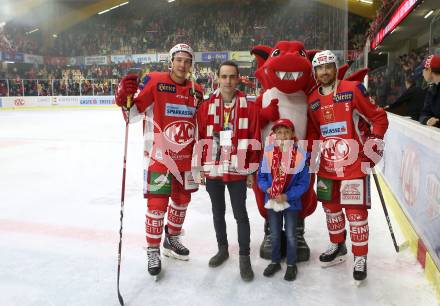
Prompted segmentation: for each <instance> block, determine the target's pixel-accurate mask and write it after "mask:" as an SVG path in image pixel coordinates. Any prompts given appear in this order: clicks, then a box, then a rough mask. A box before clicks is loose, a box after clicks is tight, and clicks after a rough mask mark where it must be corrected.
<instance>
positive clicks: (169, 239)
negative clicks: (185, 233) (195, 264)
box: [163, 227, 189, 260]
mask: <svg viewBox="0 0 440 306" xmlns="http://www.w3.org/2000/svg"><path fill="white" fill-rule="evenodd" d="M163 248H164V250H163V254H164V255H165V256H167V257H173V258H176V259H180V260H188V256H189V250H188V249H187V248H186V247H185V246H184V245H183V244H182V243H181V242H180V235H170V234H168V228H167V227H165V240H164V242H163Z"/></svg>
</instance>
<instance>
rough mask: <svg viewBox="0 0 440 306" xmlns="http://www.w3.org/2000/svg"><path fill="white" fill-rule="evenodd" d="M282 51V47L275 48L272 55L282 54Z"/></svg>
mask: <svg viewBox="0 0 440 306" xmlns="http://www.w3.org/2000/svg"><path fill="white" fill-rule="evenodd" d="M280 53H281V51H280V49H275V50H274V51H273V52H272V56H278V55H280Z"/></svg>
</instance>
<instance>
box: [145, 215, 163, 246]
mask: <svg viewBox="0 0 440 306" xmlns="http://www.w3.org/2000/svg"><path fill="white" fill-rule="evenodd" d="M164 216H165V213H164V212H163V211H160V210H148V211H147V215H146V221H145V232H146V236H147V244H148V246H150V247H159V245H160V241H161V239H162V231H163V219H164Z"/></svg>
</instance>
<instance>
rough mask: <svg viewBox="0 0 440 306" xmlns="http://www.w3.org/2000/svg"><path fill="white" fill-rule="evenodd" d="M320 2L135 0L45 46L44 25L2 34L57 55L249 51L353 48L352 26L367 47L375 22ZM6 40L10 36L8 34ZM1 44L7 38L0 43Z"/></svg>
mask: <svg viewBox="0 0 440 306" xmlns="http://www.w3.org/2000/svg"><path fill="white" fill-rule="evenodd" d="M348 19H349V24H348V28H349V29H346V28H345V27H346V22H345V21H346V12H345V11H342V10H339V9H337V8H334V7H330V6H326V5H322V4H320V3H319V2H312V1H306V0H302V1H290V2H289V1H262V0H254V1H251V0H244V1H235V2H220V1H219V2H217V3H213V2H211V1H209V2H207V3H203V2H201V3H197V4H191V3H187V4H181V3H179V2H175V3H167V2H166V1H155V2H152V1H148V2H147V1H141V0H135V1H130V4H129V5H126V6H124V7H122V8H120V9H118V10H115V11H114V12H109V13H106V14H103V15H94V16H92V17H90V18H89V19H87V20H85V21H83V22H81V23H79V24H77V25H76V26H73V27H72V28H70V29H67V30H66V31H64V32H61V33H59V34H58V37H57V38H55V39H54V44H53V46H52V47H50V48H46V49H43V44H42V43H41V41H42V39H41V32H40V31H37V32H35V33H32V34H26V31H29V30H30V29H28V28H25V27H23V26H20V25H19V24H18V23H14V22H11V23H8V24H6V26H5V27H4V31H3V32H4V33H2V32H0V37H2V38H4V41H8V43H7V44H6V45H7V46H4V45H5V44H0V48H4V49H6V50H4V51H18V52H23V53H30V54H41V55H53V56H84V55H109V54H137V53H147V50H154V51H153V52H163V51H167V50H168V48H169V46H172V45H174V44H176V43H178V42H182V41H184V42H187V43H189V44H190V45H191V46H192V47H193V49H194V50H197V51H222V50H235V51H237V50H249V49H250V48H251V47H252V46H254V45H256V44H267V45H273V44H274V43H275V42H277V41H278V40H281V39H283V40H293V39H295V40H300V41H303V42H304V43H305V45H306V47H307V48H310V49H314V48H320V49H335V50H342V49H347V45H345V43H346V42H347V41H346V40H344V39H341V33H346V32H347V31H348V34H347V37H348V38H349V39H350V42H348V45H349V48H359V47H363V43H364V35H363V34H362V32H365V30H366V27H367V21H366V19H364V18H361V17H359V16H356V15H352V14H349V18H348ZM0 41H3V40H2V39H0ZM0 43H1V42H0Z"/></svg>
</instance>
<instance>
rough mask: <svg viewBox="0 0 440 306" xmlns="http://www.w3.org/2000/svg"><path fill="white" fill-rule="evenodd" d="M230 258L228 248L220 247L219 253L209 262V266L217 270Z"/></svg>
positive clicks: (225, 246)
mask: <svg viewBox="0 0 440 306" xmlns="http://www.w3.org/2000/svg"><path fill="white" fill-rule="evenodd" d="M228 258H229V252H228V246H227V245H220V246H219V247H218V252H217V254H215V255H214V256H213V257H211V259H210V260H209V266H210V267H211V268H215V267H218V266H220V265H221V264H222V263H224V262H225V261H226V260H227V259H228Z"/></svg>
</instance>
